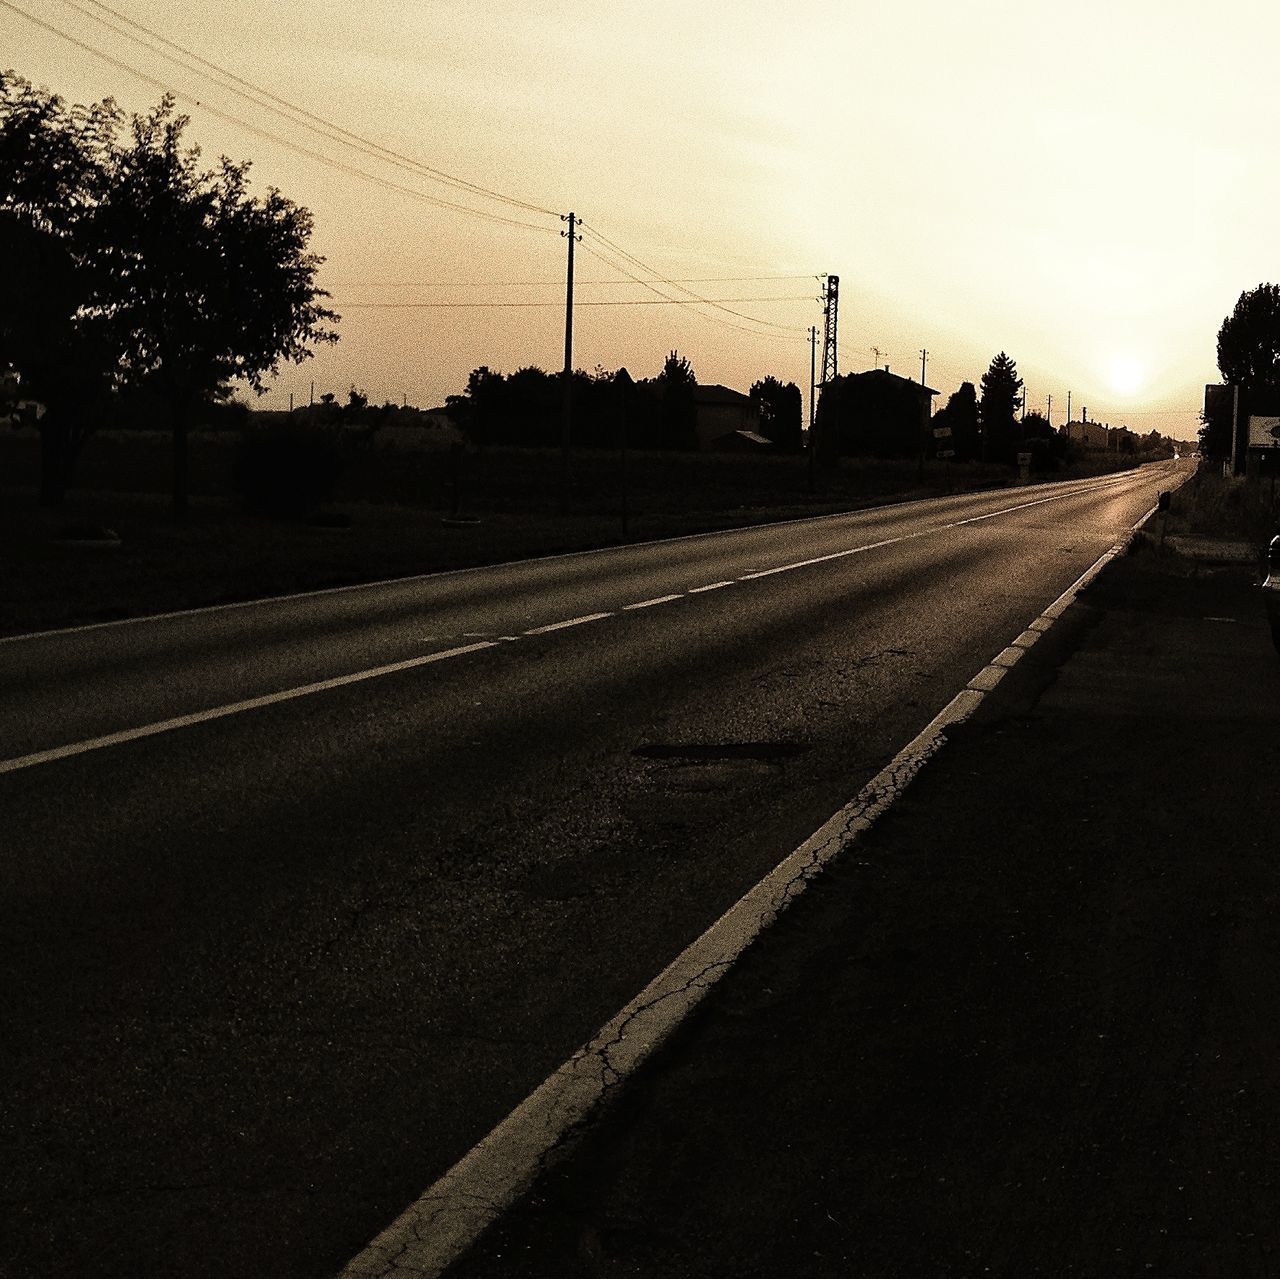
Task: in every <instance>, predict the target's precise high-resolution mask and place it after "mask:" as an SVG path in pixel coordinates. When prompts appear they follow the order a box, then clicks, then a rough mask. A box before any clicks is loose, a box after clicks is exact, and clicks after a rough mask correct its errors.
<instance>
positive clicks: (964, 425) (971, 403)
mask: <svg viewBox="0 0 1280 1279" xmlns="http://www.w3.org/2000/svg"><path fill="white" fill-rule="evenodd" d="M933 425H934V428H935V429H941V428H946V429H948V430H950V432H951V435H950V436H949V437H944V438H943V439H940V440H939V441H938V447H939V448H950V449H951V450H952V451H953V452H954V453H955V455H956V460H957V461H959V462H970V461H972V460H973V459H974V458H975V457H977V456H978V392H977V391H976V390H975V389H974V385H973V383H972V382H961V383H960V386H959V387H958V388H957V389H956V390H954V391H952V392H951V395H950V396H949V397H948V399H947V403H946V407H945V408H942V409H939V410H938V412H937V413H935V414H934V415H933Z"/></svg>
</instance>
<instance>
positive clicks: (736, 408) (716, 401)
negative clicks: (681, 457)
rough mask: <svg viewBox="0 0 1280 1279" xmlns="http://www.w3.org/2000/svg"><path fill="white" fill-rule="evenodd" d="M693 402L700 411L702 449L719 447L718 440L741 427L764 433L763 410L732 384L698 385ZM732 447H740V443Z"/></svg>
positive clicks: (697, 412)
mask: <svg viewBox="0 0 1280 1279" xmlns="http://www.w3.org/2000/svg"><path fill="white" fill-rule="evenodd" d="M693 406H694V411H695V415H696V416H695V419H694V430H695V432H696V433H697V437H698V449H699V451H700V452H704V453H705V452H707V451H708V450H713V449H715V448H717V441H719V440H722V439H724V438H725V437H726V436H730V435H734V434H736V433H738V432H741V431H745V432H747V433H748V434H751V435H757V436H759V435H760V413H759V411H758V410H757V408H756V406H755V405H754V404H753V403H752V402H751V397H750V396H749V395H743V393H742V392H741V391H735V390H734V389H733V388H732V387H729V386H720V385H718V384H717V383H714V382H713V383H711V384H709V385H707V386H702V385H701V384H700V385H698V386H695V387H694V388H693ZM760 438H761V439H763V438H764V437H763V436H760ZM747 443H750V442H749V441H748V442H747ZM765 443H766V444H767V443H768V441H767V440H766V441H765ZM730 447H732V448H738V447H740V445H731V446H730Z"/></svg>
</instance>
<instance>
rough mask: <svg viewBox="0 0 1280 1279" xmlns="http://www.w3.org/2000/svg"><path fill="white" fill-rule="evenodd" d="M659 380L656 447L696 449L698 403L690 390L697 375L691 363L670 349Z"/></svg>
mask: <svg viewBox="0 0 1280 1279" xmlns="http://www.w3.org/2000/svg"><path fill="white" fill-rule="evenodd" d="M658 382H659V383H660V385H661V388H662V407H661V410H660V413H659V423H660V425H659V447H661V448H668V449H696V448H697V447H698V428H697V421H698V406H697V403H696V401H695V400H694V395H693V392H694V388H695V387H696V386H697V385H698V379H697V377H696V376H695V374H694V371H693V366H692V365H691V364H690V363H689V361H688V360H687V359H686V358H685V357H684V356H682V355H681V354H680V353H679V352H678V351H672V352H671V354H670V355H668V356H667V359H666V363H665V364H664V365H663V366H662V373H661V374H660V375H659V377H658Z"/></svg>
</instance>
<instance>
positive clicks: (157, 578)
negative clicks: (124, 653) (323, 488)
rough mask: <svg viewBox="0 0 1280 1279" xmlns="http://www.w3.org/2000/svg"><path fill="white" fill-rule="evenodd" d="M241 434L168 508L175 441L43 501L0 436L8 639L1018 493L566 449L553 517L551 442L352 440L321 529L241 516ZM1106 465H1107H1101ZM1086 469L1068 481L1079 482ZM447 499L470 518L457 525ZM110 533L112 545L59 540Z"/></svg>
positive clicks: (118, 445) (898, 465)
mask: <svg viewBox="0 0 1280 1279" xmlns="http://www.w3.org/2000/svg"><path fill="white" fill-rule="evenodd" d="M236 447H237V437H236V436H233V435H230V434H208V435H196V436H194V437H193V439H192V447H191V491H192V494H193V498H192V505H191V510H190V513H189V515H188V517H187V518H186V520H184V521H181V522H179V521H175V520H174V519H173V518H172V516H171V515H170V513H169V504H168V496H167V494H168V485H169V478H170V465H171V464H170V453H169V442H168V440H167V438H166V437H165V436H163V435H158V434H153V433H150V432H140V431H138V432H117V433H113V434H111V435H106V434H104V435H101V436H95V437H93V438H91V439H90V440H89V442H88V444H87V445H86V447H85V451H84V453H83V456H82V457H81V459H80V462H79V465H78V467H77V471H76V475H75V484H74V486H73V488H72V490H71V492H70V493H69V494H68V497H67V500H66V503H65V505H64V506H63V507H62V508H59V509H57V510H44V509H41V508H40V507H39V506H38V504H37V501H36V492H37V482H38V473H39V472H38V466H39V457H38V447H37V441H36V440H35V439H34V438H31V437H29V436H25V435H23V434H21V433H18V432H4V433H2V434H0V499H2V500H3V506H2V508H0V546H2V547H3V559H2V560H0V633H3V634H12V633H15V632H21V631H27V630H32V629H39V628H43V627H51V626H63V625H70V624H74V623H78V622H86V621H99V620H107V619H113V618H119V617H129V616H136V615H139V614H144V613H150V612H158V611H164V610H168V609H178V608H188V607H197V606H200V605H205V604H215V603H221V602H225V601H229V600H241V599H254V598H261V597H263V596H267V595H278V594H287V593H289V592H293V591H301V590H314V589H318V588H322V587H327V586H340V585H347V584H350V583H354V582H363V581H372V580H376V579H379V578H386V577H399V576H408V575H413V574H418V573H430V572H438V571H443V570H448V569H456V568H466V567H469V566H472V565H477V564H492V563H499V562H501V561H504V560H512V559H521V558H526V557H528V556H532V555H547V554H554V553H557V552H563V551H573V550H585V549H589V548H591V547H597V546H605V545H614V544H617V543H619V542H622V541H624V540H625V541H645V540H651V539H655V538H662V537H672V536H677V535H680V534H685V533H696V532H704V531H708V530H713V529H724V528H733V527H737V526H741V525H745V524H755V523H762V522H765V521H771V520H783V519H794V518H802V517H804V516H808V515H819V514H827V513H832V512H836V511H845V510H852V509H856V508H859V507H864V506H870V505H876V504H879V503H882V502H886V501H898V500H903V499H906V498H910V497H922V496H928V495H932V494H939V493H949V492H959V491H965V490H968V489H976V488H991V487H999V486H1001V485H1007V484H1010V483H1011V482H1012V481H1011V477H1010V473H1009V471H1008V470H1007V469H1006V468H1003V467H996V466H980V465H954V464H951V463H947V462H930V463H927V464H926V465H925V467H924V468H923V470H922V471H921V470H920V469H919V468H918V467H917V464H916V463H915V462H911V461H872V460H860V459H849V458H846V459H843V461H842V462H841V465H840V467H839V468H838V470H836V471H835V472H832V473H830V474H827V475H824V476H820V477H819V479H818V482H817V483H816V484H815V485H814V487H813V488H812V489H811V488H810V484H809V478H808V470H807V467H806V463H805V460H804V459H803V458H801V457H772V456H732V455H724V454H679V453H640V454H631V455H629V457H628V459H627V512H628V519H627V530H626V536H625V538H624V536H623V528H622V493H623V490H622V467H621V459H620V457H619V456H618V455H617V454H616V453H610V452H598V451H595V452H588V451H583V452H575V453H574V454H572V456H571V473H570V481H571V482H570V496H569V507H568V512H567V513H565V514H562V513H561V509H560V508H561V493H562V488H561V458H560V454H559V452H558V451H555V450H527V449H490V450H487V451H483V452H468V453H466V454H465V455H461V456H451V455H450V454H448V453H446V452H434V453H433V452H410V451H395V452H393V451H390V450H375V449H372V448H369V447H355V448H352V449H351V450H350V451H349V455H348V456H347V458H346V463H347V464H346V467H345V470H344V472H343V474H342V476H341V477H340V479H339V481H338V484H337V487H336V489H335V491H334V494H333V498H334V500H333V503H332V504H331V505H330V508H329V510H330V512H331V513H336V514H338V515H339V516H340V517H341V518H342V519H345V520H349V525H348V526H346V527H325V526H323V525H319V524H314V523H310V522H307V521H303V520H279V519H267V518H264V517H261V516H251V515H247V514H245V513H244V512H243V510H242V506H241V503H240V502H239V501H238V500H237V498H236V496H235V493H234V485H233V478H232V477H233V467H234V460H235V455H236ZM1107 469H1115V462H1113V461H1112V460H1111V459H1100V464H1099V465H1097V466H1095V467H1094V470H1107ZM1079 473H1081V472H1073V474H1079ZM455 497H456V506H457V510H458V513H459V514H460V515H462V516H464V517H469V518H467V519H464V520H457V521H454V520H452V519H450V518H449V516H450V515H451V514H452V513H453V511H454V508H455ZM94 527H102V528H108V529H111V530H112V531H114V532H115V533H117V534H118V535H119V539H120V541H119V545H118V546H112V547H105V548H104V547H92V546H85V545H75V544H71V545H68V544H64V539H62V538H61V537H60V534H63V533H65V532H67V531H83V530H85V529H89V528H94Z"/></svg>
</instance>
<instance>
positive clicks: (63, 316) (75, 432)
mask: <svg viewBox="0 0 1280 1279" xmlns="http://www.w3.org/2000/svg"><path fill="white" fill-rule="evenodd" d="M118 120H119V113H118V112H117V111H116V109H115V107H114V106H113V104H112V103H110V102H109V101H108V102H103V103H99V104H97V105H96V106H93V107H87V108H86V107H75V106H68V105H67V104H66V103H65V102H63V100H62V99H61V98H59V97H58V96H56V95H54V94H49V93H46V92H45V91H43V90H41V89H36V88H34V87H33V86H32V85H30V84H29V83H27V82H26V81H25V80H23V79H21V78H20V77H18V76H16V75H14V74H13V73H11V72H0V174H3V177H4V181H3V185H0V285H2V286H3V287H0V372H3V371H6V370H7V371H10V372H11V373H12V374H14V375H15V377H16V379H17V384H18V386H19V387H20V392H19V394H20V397H21V398H23V399H27V400H33V401H38V402H39V403H41V404H43V406H44V410H45V411H44V414H43V416H42V417H41V418H40V420H39V427H40V443H41V468H40V469H41V475H40V490H41V501H42V502H44V503H45V504H47V505H54V504H56V503H58V502H59V501H61V499H62V496H63V493H64V491H65V488H66V485H67V483H68V480H69V479H70V475H71V469H72V466H73V463H74V460H75V456H76V454H77V452H78V451H79V448H80V445H81V443H82V442H83V440H84V438H85V437H86V436H87V435H88V433H89V432H90V430H91V429H92V428H93V426H94V425H95V424H96V422H97V421H98V420H99V419H100V418H101V417H102V415H103V413H104V411H105V407H106V402H107V397H108V395H109V393H110V392H111V391H112V390H113V389H114V388H115V387H116V386H117V385H118V384H119V380H120V352H119V349H118V347H117V345H116V344H115V341H114V335H113V334H112V332H111V331H110V328H109V325H108V323H107V318H108V317H107V315H106V313H105V312H104V310H103V308H102V306H101V305H100V302H99V293H100V290H101V285H102V257H103V246H102V239H101V233H100V214H101V209H102V206H103V203H104V201H105V199H106V198H107V195H108V193H109V189H110V171H111V165H112V145H111V139H112V135H113V132H114V130H115V127H116V125H117V122H118Z"/></svg>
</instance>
